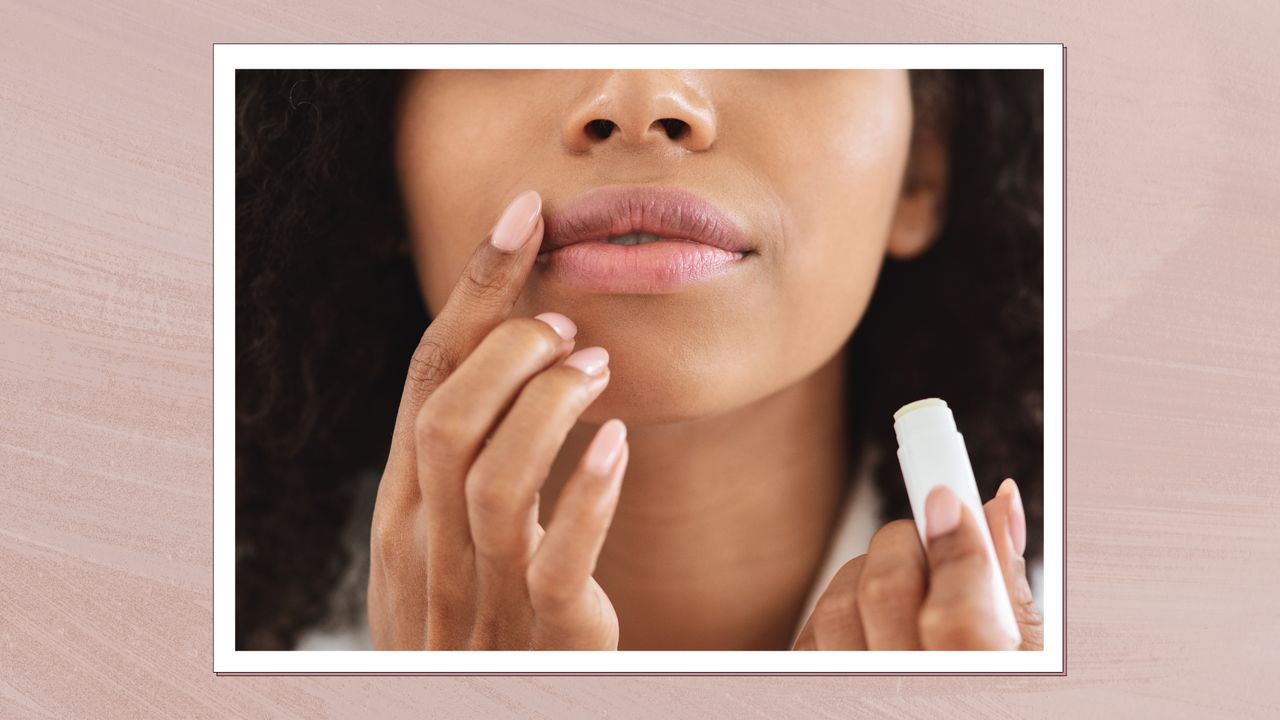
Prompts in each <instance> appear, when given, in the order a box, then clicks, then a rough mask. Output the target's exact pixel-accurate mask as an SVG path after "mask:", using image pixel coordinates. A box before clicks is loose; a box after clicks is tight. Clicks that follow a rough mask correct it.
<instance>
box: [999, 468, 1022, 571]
mask: <svg viewBox="0 0 1280 720" xmlns="http://www.w3.org/2000/svg"><path fill="white" fill-rule="evenodd" d="M996 495H1012V496H1013V501H1012V502H1010V503H1009V539H1010V540H1012V541H1013V550H1014V552H1016V553H1018V554H1019V555H1021V554H1023V553H1024V552H1026V551H1027V515H1026V511H1025V510H1024V509H1023V507H1022V493H1020V492H1018V483H1016V482H1014V480H1013V478H1005V479H1004V482H1002V483H1000V489H999V490H997V491H996Z"/></svg>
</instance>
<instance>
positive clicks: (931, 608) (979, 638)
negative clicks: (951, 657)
mask: <svg viewBox="0 0 1280 720" xmlns="http://www.w3.org/2000/svg"><path fill="white" fill-rule="evenodd" d="M983 616H984V609H983V608H980V607H977V606H974V605H972V604H971V603H968V602H966V601H960V602H957V603H947V604H939V603H933V604H930V605H928V606H926V607H925V608H924V609H923V610H922V611H921V613H920V618H919V630H920V639H921V641H922V642H924V644H925V645H926V646H928V647H933V648H937V649H952V650H963V649H967V648H978V647H984V646H985V645H986V643H987V639H986V638H985V636H984V628H983V627H982V626H981V624H980V620H981V618H982V617H983Z"/></svg>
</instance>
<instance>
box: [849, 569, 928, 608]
mask: <svg viewBox="0 0 1280 720" xmlns="http://www.w3.org/2000/svg"><path fill="white" fill-rule="evenodd" d="M922 587H923V583H922V582H921V579H920V578H919V577H918V574H917V573H915V572H913V571H912V569H911V568H909V567H906V566H903V565H891V566H889V567H886V568H877V569H875V570H872V571H870V572H864V573H863V574H862V577H861V579H860V581H859V584H858V598H859V601H860V602H862V603H865V604H867V605H875V606H877V607H884V606H887V605H893V604H895V603H898V602H901V601H903V600H904V599H906V598H907V597H908V596H910V595H912V594H913V593H916V592H917V591H918V590H920V589H921V588H922Z"/></svg>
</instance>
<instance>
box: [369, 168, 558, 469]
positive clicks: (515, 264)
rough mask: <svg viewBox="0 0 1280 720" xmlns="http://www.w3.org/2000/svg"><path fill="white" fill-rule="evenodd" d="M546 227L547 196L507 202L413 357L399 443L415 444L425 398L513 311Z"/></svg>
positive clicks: (528, 195) (403, 398)
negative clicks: (544, 201) (544, 200)
mask: <svg viewBox="0 0 1280 720" xmlns="http://www.w3.org/2000/svg"><path fill="white" fill-rule="evenodd" d="M542 233H543V221H542V197H541V196H540V195H539V194H538V192H537V191H535V190H528V191H525V192H523V193H521V194H520V195H518V196H516V197H515V198H514V199H513V200H512V201H511V202H510V204H508V205H507V207H506V209H505V210H504V211H503V213H502V216H501V217H500V218H499V219H498V222H497V223H496V224H495V225H494V226H493V230H492V231H491V232H490V233H489V236H488V238H486V240H485V242H481V243H480V244H478V245H477V246H476V249H475V251H474V252H472V253H471V258H470V259H469V260H468V261H467V264H466V266H465V267H464V268H463V270H462V275H461V276H460V277H459V278H458V282H457V284H456V285H454V287H453V290H452V291H451V292H450V294H449V298H448V299H447V300H446V301H445V304H444V307H443V308H441V309H440V313H439V314H438V315H436V317H435V319H433V320H432V321H431V323H430V325H428V326H427V329H426V331H425V332H424V333H423V334H422V339H421V340H420V341H419V342H418V347H417V348H416V349H415V350H414V352H413V357H412V358H411V359H410V361H409V372H408V374H407V377H406V378H405V384H404V391H403V392H402V394H401V396H400V409H399V411H398V413H397V414H396V428H395V432H394V437H393V438H392V442H393V443H395V444H401V446H402V447H407V446H412V444H413V443H412V434H413V433H412V430H413V421H414V418H415V417H416V415H417V413H418V409H419V408H420V407H421V406H422V402H423V401H424V400H426V398H427V396H428V395H430V394H431V393H432V391H434V390H435V389H436V387H438V386H439V385H440V383H442V382H444V379H445V378H447V377H448V376H449V374H450V373H452V372H453V371H454V369H456V368H457V367H458V365H459V363H461V362H462V361H463V360H464V359H465V358H466V357H467V356H468V355H470V354H471V351H472V350H474V349H475V348H476V346H477V345H479V344H480V341H481V340H483V339H484V337H485V336H486V335H488V334H489V332H490V331H491V330H493V328H495V327H497V325H498V324H499V323H501V322H502V321H503V320H504V319H506V317H507V315H508V314H510V312H511V308H512V307H513V306H514V305H515V303H516V299H517V298H518V297H519V296H520V291H521V289H523V288H524V283H525V280H526V279H527V278H528V277H529V270H530V268H531V267H532V266H533V260H534V258H535V257H536V256H537V254H538V246H539V245H540V244H541V242H542Z"/></svg>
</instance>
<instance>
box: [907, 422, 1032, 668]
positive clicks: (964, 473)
mask: <svg viewBox="0 0 1280 720" xmlns="http://www.w3.org/2000/svg"><path fill="white" fill-rule="evenodd" d="M893 430H894V433H895V434H897V436H898V463H899V464H900V465H901V466H902V477H903V479H904V480H905V481H906V483H907V497H908V498H910V500H911V514H912V515H913V516H914V517H915V520H916V530H917V531H918V532H919V533H920V542H921V544H923V545H924V546H925V547H926V548H927V547H928V542H927V541H926V540H925V528H924V501H925V498H926V497H928V496H929V492H930V491H931V490H933V488H935V487H937V486H938V485H946V486H947V487H948V488H950V489H951V491H952V492H954V493H955V494H956V497H958V498H960V502H961V503H962V504H963V505H964V507H966V508H968V509H969V514H970V515H971V516H972V517H973V519H974V520H975V521H976V522H977V525H978V527H979V528H980V529H981V530H982V540H983V544H984V545H985V546H986V549H987V556H988V557H989V558H991V563H990V567H991V570H992V572H991V573H990V574H989V575H990V592H991V593H992V598H991V599H992V602H993V607H995V609H996V615H997V617H998V619H999V621H1000V625H1001V628H1002V629H1003V630H1005V632H1007V633H1008V634H1009V637H1010V638H1011V639H1013V640H1014V645H1015V646H1016V645H1017V644H1019V643H1021V639H1022V635H1021V633H1019V632H1018V622H1017V619H1016V618H1015V617H1014V615H1013V605H1012V604H1010V602H1009V594H1008V592H1007V591H1006V590H1005V587H1004V579H1003V578H1002V576H1001V574H1000V563H999V561H998V560H997V558H996V548H995V545H994V544H993V543H992V542H991V530H990V528H988V527H987V516H986V513H984V512H983V510H982V498H981V497H980V496H979V495H978V483H977V481H976V480H975V479H974V477H973V465H971V464H970V462H969V453H968V450H967V449H966V448H965V445H964V437H963V436H961V435H960V432H959V431H958V430H957V429H956V420H955V416H954V415H952V413H951V408H949V407H947V403H946V402H944V401H943V400H940V399H938V398H925V399H923V400H917V401H915V402H913V403H907V404H906V405H903V406H902V407H901V408H898V411H897V412H895V413H894V414H893Z"/></svg>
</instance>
